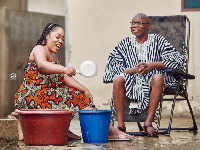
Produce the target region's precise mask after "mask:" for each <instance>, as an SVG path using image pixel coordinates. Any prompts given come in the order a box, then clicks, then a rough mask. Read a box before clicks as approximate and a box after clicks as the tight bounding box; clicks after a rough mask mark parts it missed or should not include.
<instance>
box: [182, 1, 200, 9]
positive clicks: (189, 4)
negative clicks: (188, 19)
mask: <svg viewBox="0 0 200 150" xmlns="http://www.w3.org/2000/svg"><path fill="white" fill-rule="evenodd" d="M181 11H200V0H182V1H181Z"/></svg>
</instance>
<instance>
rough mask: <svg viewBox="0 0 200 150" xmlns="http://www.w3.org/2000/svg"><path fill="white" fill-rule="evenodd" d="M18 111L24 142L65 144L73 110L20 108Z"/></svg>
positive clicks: (31, 143)
mask: <svg viewBox="0 0 200 150" xmlns="http://www.w3.org/2000/svg"><path fill="white" fill-rule="evenodd" d="M15 112H16V113H18V116H19V121H20V124H21V128H22V132H23V136H24V143H25V144H27V145H65V144H66V142H67V132H68V130H69V126H70V122H71V119H72V113H75V112H76V111H75V110H59V109H21V110H15Z"/></svg>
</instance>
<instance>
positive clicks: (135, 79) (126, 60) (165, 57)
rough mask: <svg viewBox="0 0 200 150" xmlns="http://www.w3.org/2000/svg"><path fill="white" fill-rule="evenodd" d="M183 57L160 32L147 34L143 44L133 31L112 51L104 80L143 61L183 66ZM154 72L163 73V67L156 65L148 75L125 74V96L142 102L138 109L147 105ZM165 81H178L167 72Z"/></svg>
mask: <svg viewBox="0 0 200 150" xmlns="http://www.w3.org/2000/svg"><path fill="white" fill-rule="evenodd" d="M183 60H184V58H183V56H182V55H181V54H180V53H179V52H178V51H176V49H175V48H174V47H173V46H172V45H171V44H170V43H169V42H168V41H167V40H166V39H165V38H164V37H162V36H161V35H159V34H148V39H147V41H145V42H144V43H143V44H140V43H138V42H137V41H136V37H135V35H132V36H130V37H127V38H125V39H123V40H122V41H120V42H119V44H118V45H117V46H116V47H115V48H114V50H113V51H112V52H111V53H110V55H109V58H108V63H107V65H106V68H105V73H104V77H103V81H104V83H109V82H112V81H113V78H114V76H116V75H120V74H121V73H122V72H123V71H124V70H125V69H127V68H132V67H136V66H137V65H138V64H139V63H140V62H161V63H162V64H164V65H165V67H166V68H174V69H182V66H183ZM154 74H161V75H164V71H163V70H161V69H158V68H153V69H152V70H151V71H150V72H149V73H147V74H145V75H140V74H137V73H135V74H126V73H125V74H124V77H125V91H126V92H125V93H126V96H127V97H128V98H129V99H130V100H132V101H138V100H139V101H141V102H142V104H141V108H140V109H138V110H137V112H138V113H141V112H142V111H143V110H145V109H146V108H147V107H148V103H149V91H150V82H151V78H152V76H153V75H154ZM166 82H167V84H170V85H173V86H174V85H176V84H177V81H176V79H175V78H174V77H172V76H168V78H167V80H166Z"/></svg>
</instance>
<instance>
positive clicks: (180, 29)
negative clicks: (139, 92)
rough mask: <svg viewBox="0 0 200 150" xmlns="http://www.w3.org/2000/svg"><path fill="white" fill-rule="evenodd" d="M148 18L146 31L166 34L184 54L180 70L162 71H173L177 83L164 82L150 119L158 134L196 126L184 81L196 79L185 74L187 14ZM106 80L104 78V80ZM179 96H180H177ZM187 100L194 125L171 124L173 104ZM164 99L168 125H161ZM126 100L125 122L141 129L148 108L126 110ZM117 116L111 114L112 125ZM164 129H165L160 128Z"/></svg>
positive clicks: (112, 101)
mask: <svg viewBox="0 0 200 150" xmlns="http://www.w3.org/2000/svg"><path fill="white" fill-rule="evenodd" d="M149 18H150V22H151V30H150V32H149V33H158V34H160V35H162V36H163V37H165V38H166V39H167V40H168V41H169V42H170V43H171V44H172V45H173V46H174V47H175V48H176V50H177V51H179V53H180V54H182V55H184V56H185V57H184V58H185V60H184V67H183V69H182V70H176V69H167V70H165V74H166V76H167V74H171V75H173V76H174V77H175V78H176V79H177V81H178V86H177V87H170V86H167V85H164V87H163V94H162V98H161V100H160V103H159V105H158V108H157V110H156V113H155V116H154V119H153V121H154V122H155V123H156V124H157V128H156V129H157V130H159V133H160V134H170V131H171V130H193V131H194V130H198V128H197V125H196V122H195V118H194V114H193V110H192V107H191V105H190V101H189V99H188V94H187V83H188V79H195V76H194V75H191V74H188V60H189V38H190V21H189V19H188V17H187V16H180V15H177V16H149ZM104 83H105V82H104ZM166 95H168V96H169V95H171V96H173V97H172V98H166ZM177 96H179V97H177ZM180 100H186V101H187V104H188V108H189V111H190V114H191V117H192V121H193V127H188V128H172V127H171V126H172V118H173V113H174V108H175V103H176V101H180ZM163 101H172V108H171V114H170V119H169V125H168V128H162V129H161V128H160V129H159V127H160V120H161V112H162V103H163ZM129 104H130V100H128V99H127V98H125V103H124V108H125V109H124V113H125V118H124V120H125V122H137V124H138V127H139V130H140V131H142V130H143V129H142V126H141V124H140V122H144V121H145V120H146V117H147V111H144V112H143V113H141V114H138V115H131V114H129ZM110 106H111V109H114V100H113V98H111V104H110ZM115 119H116V116H115V111H113V114H112V116H111V125H114V120H115ZM162 130H164V131H162ZM128 133H129V134H134V135H143V134H142V132H128Z"/></svg>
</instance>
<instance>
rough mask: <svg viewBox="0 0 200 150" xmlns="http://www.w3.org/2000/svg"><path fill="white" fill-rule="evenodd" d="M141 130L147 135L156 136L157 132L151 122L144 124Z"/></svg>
mask: <svg viewBox="0 0 200 150" xmlns="http://www.w3.org/2000/svg"><path fill="white" fill-rule="evenodd" d="M143 130H144V132H145V133H146V134H147V135H148V136H149V137H157V136H158V132H156V131H155V130H154V127H153V126H152V124H148V125H145V124H144V126H143Z"/></svg>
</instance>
